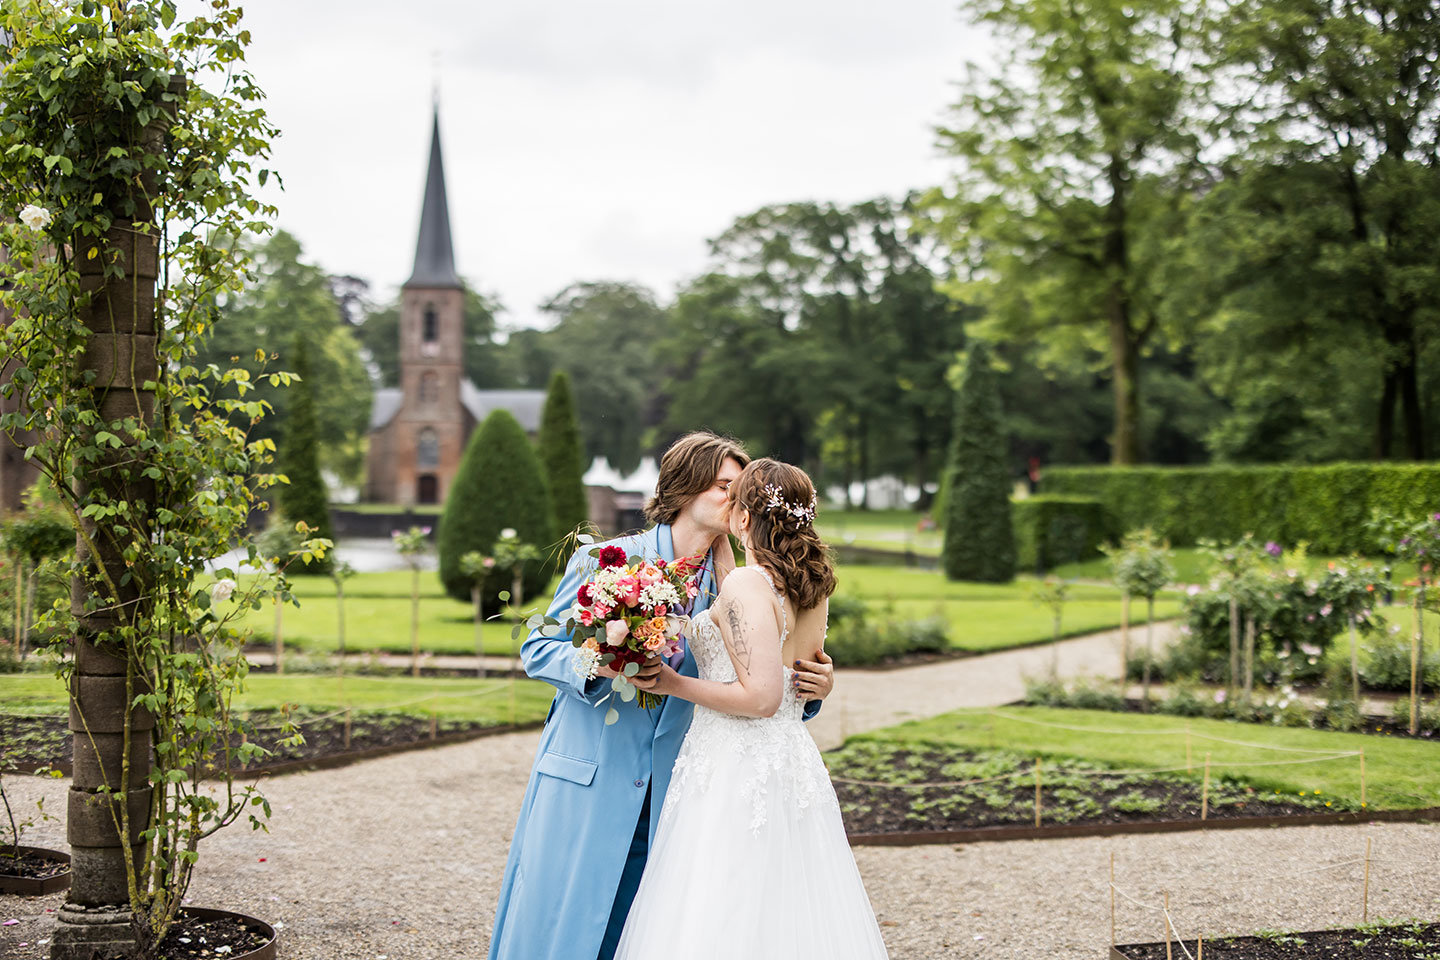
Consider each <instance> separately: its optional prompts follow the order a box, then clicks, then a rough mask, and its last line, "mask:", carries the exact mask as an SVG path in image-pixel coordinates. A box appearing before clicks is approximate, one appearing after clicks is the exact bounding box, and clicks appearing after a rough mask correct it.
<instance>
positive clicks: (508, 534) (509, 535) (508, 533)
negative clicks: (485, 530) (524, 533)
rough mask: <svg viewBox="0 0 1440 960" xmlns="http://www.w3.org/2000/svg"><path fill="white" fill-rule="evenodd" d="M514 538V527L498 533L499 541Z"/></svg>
mask: <svg viewBox="0 0 1440 960" xmlns="http://www.w3.org/2000/svg"><path fill="white" fill-rule="evenodd" d="M515 536H516V534H515V528H514V527H506V528H505V529H504V530H501V531H500V539H501V540H514V539H515Z"/></svg>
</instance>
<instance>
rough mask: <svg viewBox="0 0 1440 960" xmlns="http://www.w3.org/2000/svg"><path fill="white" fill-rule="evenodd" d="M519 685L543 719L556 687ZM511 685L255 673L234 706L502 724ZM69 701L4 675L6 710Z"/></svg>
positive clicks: (52, 682)
mask: <svg viewBox="0 0 1440 960" xmlns="http://www.w3.org/2000/svg"><path fill="white" fill-rule="evenodd" d="M514 686H515V716H516V720H517V722H519V723H532V722H538V721H540V720H543V719H544V718H545V711H546V710H547V709H549V706H550V700H551V699H552V698H553V697H554V694H555V688H554V687H552V686H550V685H549V684H548V683H544V682H542V681H539V680H519V681H516V682H515V685H514ZM509 688H510V680H509V679H494V680H465V679H451V678H438V677H437V678H429V677H421V678H420V679H414V678H412V677H346V678H345V679H344V681H343V685H342V681H341V680H340V678H338V677H336V676H334V675H333V674H332V675H319V674H293V675H287V676H283V677H277V676H274V675H271V674H252V675H250V677H248V678H247V679H246V682H245V691H244V692H243V693H241V694H239V695H237V696H236V698H235V701H234V706H235V707H237V708H239V709H240V710H266V709H278V708H280V707H283V706H285V705H287V704H288V705H290V706H292V707H307V708H310V709H312V710H321V711H323V710H333V709H339V708H341V707H345V706H349V707H352V708H354V709H356V710H363V711H397V712H401V713H413V714H429V713H430V712H431V710H432V708H433V710H434V712H435V714H436V715H437V716H439V717H444V718H448V719H456V720H474V721H480V722H483V723H496V724H498V723H509V722H510V719H511V717H510V689H509ZM66 702H67V699H66V694H65V687H64V685H63V684H62V683H61V682H60V681H59V680H57V679H55V678H54V677H53V676H0V710H5V709H9V710H23V711H25V712H50V711H53V712H55V713H61V712H63V711H64V710H65V709H66Z"/></svg>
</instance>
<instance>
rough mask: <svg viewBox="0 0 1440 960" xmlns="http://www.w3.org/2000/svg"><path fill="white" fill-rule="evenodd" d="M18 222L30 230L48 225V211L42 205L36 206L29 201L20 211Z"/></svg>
mask: <svg viewBox="0 0 1440 960" xmlns="http://www.w3.org/2000/svg"><path fill="white" fill-rule="evenodd" d="M20 222H21V223H23V224H25V226H27V227H29V228H30V229H31V230H39V229H40V228H41V227H48V226H50V211H49V210H46V209H45V208H44V207H37V206H35V204H33V203H31V204H28V205H26V207H25V209H24V210H21V211H20Z"/></svg>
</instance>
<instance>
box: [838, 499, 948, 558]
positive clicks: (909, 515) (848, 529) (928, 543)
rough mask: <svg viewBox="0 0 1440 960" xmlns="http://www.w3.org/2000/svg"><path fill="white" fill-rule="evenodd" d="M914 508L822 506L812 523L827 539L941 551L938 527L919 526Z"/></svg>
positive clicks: (933, 553)
mask: <svg viewBox="0 0 1440 960" xmlns="http://www.w3.org/2000/svg"><path fill="white" fill-rule="evenodd" d="M920 517H921V515H920V514H919V513H916V512H915V511H914V510H822V511H820V515H819V517H817V518H816V521H815V527H816V529H817V530H819V531H820V536H821V537H823V538H824V539H825V541H826V542H827V543H831V544H835V545H837V546H839V545H843V546H851V547H872V548H874V549H877V550H896V551H906V550H909V551H911V552H913V553H918V554H923V555H926V556H931V557H938V556H939V555H940V541H941V537H942V534H941V532H940V531H939V530H921V529H919V524H920Z"/></svg>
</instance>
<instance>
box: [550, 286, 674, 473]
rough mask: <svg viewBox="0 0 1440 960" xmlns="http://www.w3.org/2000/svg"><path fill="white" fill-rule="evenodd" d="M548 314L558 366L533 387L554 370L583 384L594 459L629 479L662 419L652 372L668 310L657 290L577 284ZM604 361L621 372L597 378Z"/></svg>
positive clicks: (586, 431)
mask: <svg viewBox="0 0 1440 960" xmlns="http://www.w3.org/2000/svg"><path fill="white" fill-rule="evenodd" d="M542 309H543V310H544V311H545V312H546V313H548V314H550V315H551V316H553V317H555V319H556V323H555V326H554V327H552V328H551V329H550V330H548V331H546V333H545V337H544V341H545V353H547V354H548V355H549V356H550V357H551V358H553V363H554V366H553V367H552V368H551V369H549V370H546V371H545V372H544V379H541V380H538V381H537V382H535V383H532V384H531V385H532V386H535V387H539V386H541V385H543V384H544V383H546V382H547V381H548V380H549V378H550V375H551V373H553V371H554V370H564V371H565V372H566V373H568V374H569V375H570V378H571V380H572V381H574V383H575V384H576V385H577V394H578V397H579V400H580V403H579V404H578V407H579V413H580V417H579V419H580V431H581V437H582V439H583V440H584V443H585V455H586V457H605V458H606V459H607V460H608V461H609V463H610V465H611V466H612V467H614V468H615V469H617V470H619V471H621V472H622V473H628V472H630V471H631V470H634V469H635V468H636V467H637V466H639V465H640V458H641V457H642V456H643V455H644V452H645V447H644V442H643V440H644V435H645V430H646V428H647V427H648V426H650V425H651V423H652V421H653V420H654V414H653V411H652V410H651V400H652V397H653V387H652V386H651V377H650V376H649V371H648V367H649V365H650V362H651V352H652V349H653V344H654V343H655V341H656V340H657V339H659V338H660V336H661V335H662V334H663V333H664V330H665V323H666V317H665V311H664V310H663V309H661V308H660V307H659V306H658V305H657V304H656V303H655V296H654V294H652V293H651V292H650V291H649V290H647V289H645V288H644V287H641V286H637V285H635V284H630V283H620V282H615V281H604V282H594V283H576V284H572V285H571V286H569V287H566V288H565V289H564V290H562V291H560V292H559V293H558V294H556V295H555V296H554V297H552V298H551V299H550V300H549V301H548V302H546V303H545V305H544V306H543V308H542ZM599 358H609V359H611V360H614V361H616V365H615V367H614V369H613V370H611V371H607V372H606V373H603V374H597V372H596V362H597V359H599ZM533 372H535V373H538V372H539V370H538V368H537V369H536V370H534V371H533Z"/></svg>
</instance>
